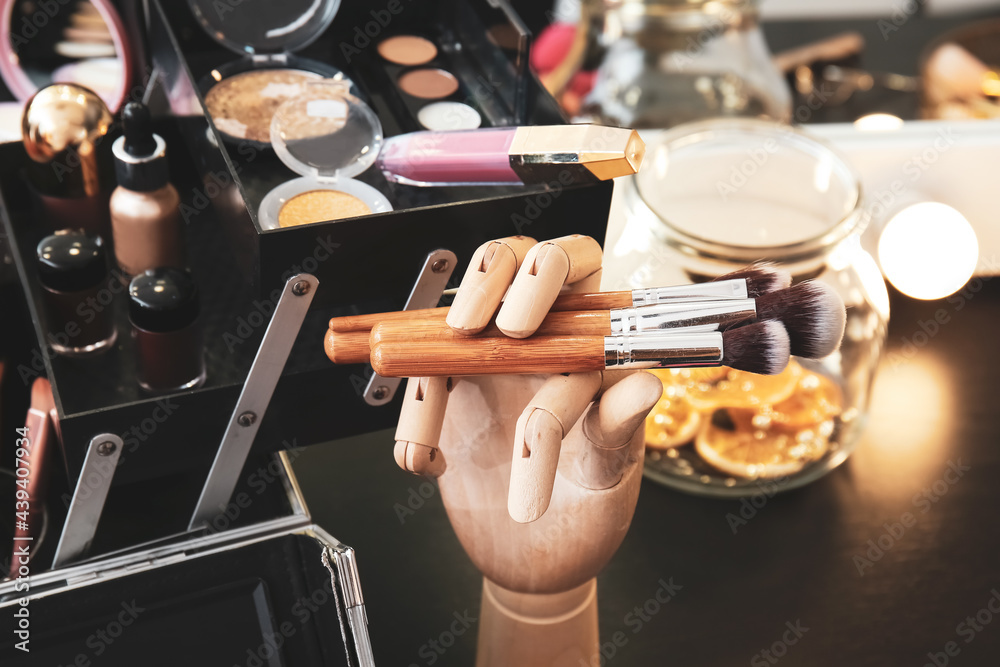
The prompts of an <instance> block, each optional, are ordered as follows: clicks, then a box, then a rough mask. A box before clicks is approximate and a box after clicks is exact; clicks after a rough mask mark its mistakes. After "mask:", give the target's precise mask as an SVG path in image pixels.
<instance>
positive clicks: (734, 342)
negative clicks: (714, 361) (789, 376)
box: [722, 320, 789, 375]
mask: <svg viewBox="0 0 1000 667" xmlns="http://www.w3.org/2000/svg"><path fill="white" fill-rule="evenodd" d="M722 350H723V352H722V363H723V364H724V365H726V366H729V367H731V368H736V369H739V370H741V371H747V372H748V373H757V374H759V375H777V374H778V373H780V372H781V371H783V370H785V366H787V365H788V355H789V341H788V332H786V331H785V327H783V326H781V323H780V322H775V321H771V320H769V321H767V322H757V323H756V324H750V325H747V326H745V327H740V328H739V329H730V330H729V331H725V332H723V333H722Z"/></svg>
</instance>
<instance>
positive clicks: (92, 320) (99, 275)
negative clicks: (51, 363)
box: [35, 229, 118, 356]
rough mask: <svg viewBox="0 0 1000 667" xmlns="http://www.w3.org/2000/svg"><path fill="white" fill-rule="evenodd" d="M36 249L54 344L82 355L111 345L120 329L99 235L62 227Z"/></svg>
mask: <svg viewBox="0 0 1000 667" xmlns="http://www.w3.org/2000/svg"><path fill="white" fill-rule="evenodd" d="M35 250H36V255H37V259H38V278H39V282H41V284H42V289H43V290H44V292H43V302H44V308H45V313H46V326H47V329H48V330H47V331H46V338H47V339H48V342H49V345H50V346H51V348H52V350H53V351H54V352H56V354H62V355H67V356H82V355H86V354H92V353H96V352H100V351H101V350H105V349H107V348H109V347H111V346H112V345H113V344H114V342H115V339H116V338H117V333H118V332H117V331H116V330H115V321H114V320H115V318H114V310H113V307H114V304H113V301H112V297H113V295H114V293H113V292H112V291H111V290H109V289H108V281H109V276H108V263H107V253H106V252H105V249H104V243H103V241H101V237H100V236H97V235H96V234H87V233H85V232H83V231H82V230H70V229H64V230H62V231H59V232H56V233H55V234H53V235H51V236H46V237H45V238H43V239H42V240H41V241H40V242H39V244H38V246H37V247H36V249H35Z"/></svg>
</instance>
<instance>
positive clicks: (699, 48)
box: [578, 0, 792, 128]
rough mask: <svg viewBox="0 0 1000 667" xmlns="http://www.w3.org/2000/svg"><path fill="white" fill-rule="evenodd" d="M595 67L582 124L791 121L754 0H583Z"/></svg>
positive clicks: (784, 88) (786, 92)
mask: <svg viewBox="0 0 1000 667" xmlns="http://www.w3.org/2000/svg"><path fill="white" fill-rule="evenodd" d="M583 16H584V21H585V22H586V24H587V25H588V27H589V32H590V34H591V35H594V34H595V33H596V34H597V35H598V36H597V37H596V39H594V38H591V40H590V42H591V43H593V44H594V46H595V48H596V50H597V52H598V54H597V56H595V54H594V53H593V51H594V49H591V53H590V54H588V56H587V57H586V58H585V60H584V65H585V66H587V65H588V64H589V63H592V62H593V61H594V60H598V59H599V62H600V65H599V67H598V69H597V75H596V78H595V81H594V87H593V89H592V90H591V91H590V93H589V95H588V96H587V97H586V99H585V100H584V103H583V107H582V109H581V112H580V114H579V118H578V120H581V121H582V120H588V121H591V122H599V123H603V124H607V125H619V126H622V127H632V128H669V127H673V126H675V125H678V124H680V123H685V122H688V121H693V120H700V119H702V118H708V117H714V116H746V117H766V118H771V119H774V120H781V121H788V120H789V119H790V117H791V105H792V101H791V93H790V91H789V90H788V87H787V86H786V84H785V81H784V79H783V78H782V76H781V74H780V73H779V72H778V70H777V68H776V67H775V66H774V64H773V63H772V62H771V54H770V52H769V51H768V48H767V44H766V43H765V41H764V35H763V33H762V32H761V29H760V25H759V23H758V10H757V1H756V0H585V5H584V7H583Z"/></svg>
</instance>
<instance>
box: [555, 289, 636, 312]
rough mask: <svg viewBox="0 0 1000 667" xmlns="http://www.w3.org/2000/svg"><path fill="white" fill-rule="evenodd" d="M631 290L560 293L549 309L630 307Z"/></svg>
mask: <svg viewBox="0 0 1000 667" xmlns="http://www.w3.org/2000/svg"><path fill="white" fill-rule="evenodd" d="M631 307H632V292H589V293H584V292H581V293H580V294H574V293H572V292H571V293H569V294H562V295H560V296H559V298H558V299H556V302H555V303H554V304H552V308H550V309H549V310H551V311H567V310H612V309H614V308H631Z"/></svg>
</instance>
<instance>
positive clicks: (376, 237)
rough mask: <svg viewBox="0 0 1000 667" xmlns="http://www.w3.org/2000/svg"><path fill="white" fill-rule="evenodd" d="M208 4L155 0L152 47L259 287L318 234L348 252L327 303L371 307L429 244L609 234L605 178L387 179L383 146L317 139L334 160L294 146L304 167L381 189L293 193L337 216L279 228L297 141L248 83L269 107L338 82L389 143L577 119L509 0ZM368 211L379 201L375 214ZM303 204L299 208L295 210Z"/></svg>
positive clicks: (319, 270)
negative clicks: (277, 137) (274, 126)
mask: <svg viewBox="0 0 1000 667" xmlns="http://www.w3.org/2000/svg"><path fill="white" fill-rule="evenodd" d="M191 4H193V5H196V6H197V5H200V4H201V3H198V2H193V3H191ZM296 4H300V5H305V4H310V6H312V5H313V4H315V5H316V7H314V10H315V11H314V16H311V17H310V18H309V19H305V18H303V17H298V18H296V17H292V16H289V15H282V14H281V10H282V8H283V6H284V5H296ZM204 5H205V7H204V9H203V10H202V11H201V12H200V13H199V12H198V11H197V10H196V11H192V10H191V8H189V7H188V6H186V4H184V3H165V2H164V3H155V4H153V5H152V6H151V17H150V20H151V30H150V41H151V44H150V46H151V52H152V59H153V62H154V63H155V64H156V66H157V69H158V71H160V72H161V73H162V74H161V77H162V78H161V82H162V83H163V84H164V89H165V91H166V93H167V98H168V100H169V104H170V107H171V109H172V111H173V112H174V113H175V114H176V115H178V116H181V119H180V121H179V124H180V126H181V128H182V134H183V136H184V137H185V139H186V140H187V141H188V142H189V146H190V148H191V152H192V153H194V154H195V155H198V156H199V160H200V164H199V169H200V172H201V177H202V180H203V181H204V182H205V187H206V190H207V189H211V190H213V191H214V190H217V189H219V188H221V189H223V190H228V191H227V192H224V193H223V194H221V195H219V196H217V197H213V198H212V205H213V207H214V209H215V210H216V212H217V213H218V214H220V216H221V217H222V220H223V224H224V225H225V227H226V229H227V230H228V236H229V239H230V243H231V244H232V246H231V250H232V251H233V252H234V253H235V256H236V257H237V259H238V261H239V264H240V266H242V267H243V271H244V272H245V274H246V275H247V276H248V277H249V278H250V279H251V281H252V282H253V283H254V285H255V286H257V288H258V289H259V290H260V292H261V293H263V294H266V293H268V292H269V291H270V290H272V289H274V288H275V287H277V286H279V285H280V284H281V282H282V278H281V276H282V275H283V274H286V272H287V271H288V269H289V267H292V266H296V265H301V264H302V262H303V258H308V257H310V256H312V255H313V252H314V250H315V248H316V246H317V239H318V238H320V239H323V240H324V241H326V240H327V239H328V240H329V242H330V243H336V244H339V247H340V248H342V250H341V252H340V253H339V254H340V256H339V257H338V258H337V260H336V261H326V262H321V263H319V265H318V266H315V267H313V270H312V272H313V273H314V274H315V275H316V276H317V278H319V281H320V290H319V293H318V294H317V297H316V303H317V304H318V305H343V306H352V305H353V306H358V307H360V308H365V306H364V305H363V304H365V303H366V302H371V301H378V300H384V299H389V300H394V301H396V302H399V303H401V302H402V300H403V299H405V296H406V295H407V294H408V292H409V289H410V288H411V286H412V283H413V280H414V279H415V277H416V275H417V273H418V271H419V270H420V267H421V265H422V263H423V261H424V259H425V257H426V256H427V254H428V252H430V251H433V250H435V249H438V248H447V249H450V250H452V251H454V252H455V253H456V254H457V255H458V257H459V258H460V261H467V258H468V257H470V256H471V254H472V252H473V251H474V249H475V248H476V247H478V245H479V244H480V243H482V242H483V241H485V240H487V239H489V238H494V237H503V236H509V235H511V234H518V233H523V234H529V235H531V236H533V237H536V238H550V237H555V236H560V235H563V234H566V233H571V232H579V233H587V234H590V235H592V236H594V237H595V238H598V239H603V237H604V228H605V225H606V220H607V211H608V208H609V204H610V194H611V186H610V184H609V183H605V184H598V185H579V186H577V185H569V186H567V185H565V184H563V183H559V182H555V183H554V186H555V187H553V183H549V182H542V183H538V184H534V185H530V186H525V185H520V184H515V185H510V186H506V187H497V186H452V187H435V188H419V187H413V186H410V185H403V184H399V183H391V182H389V180H387V179H386V178H385V176H383V174H382V173H381V171H379V169H378V168H377V167H375V166H370V167H367V166H362V165H364V164H365V160H369V159H371V158H373V157H374V156H373V155H371V150H368V151H364V146H361V148H360V149H358V148H357V147H355V146H347V147H346V148H344V147H342V146H340V145H339V144H338V145H337V148H331V147H324V146H320V147H319V150H317V151H315V153H319V154H321V155H322V157H323V159H324V160H327V159H328V160H332V162H327V163H326V164H323V165H317V164H315V163H314V162H313V158H315V157H316V156H315V155H312V156H302V155H298V156H296V157H298V158H299V159H298V162H299V163H303V162H304V163H305V165H304V166H302V167H298V168H296V171H299V173H300V174H301V173H303V172H305V173H307V174H310V175H318V176H319V177H320V178H325V177H331V176H332V177H333V178H336V179H342V178H345V177H347V178H350V179H351V180H353V181H356V182H358V183H360V184H363V185H367V186H370V188H371V190H374V191H375V193H376V194H378V195H380V197H371V198H367V197H364V196H358V195H357V194H356V193H348V194H353V195H354V197H355V198H356V199H357V200H359V201H355V200H352V199H348V198H345V197H343V196H330V195H322V196H317V195H315V194H314V195H311V199H312V200H313V201H309V202H307V201H299V202H297V205H299V206H301V208H305V209H319V210H322V208H323V206H324V205H326V206H327V210H329V211H330V213H329V215H330V218H333V217H339V218H340V219H338V220H323V221H321V222H316V223H311V224H304V225H302V224H299V225H295V226H291V227H288V226H286V227H280V228H279V224H278V223H277V221H276V220H271V219H270V218H267V219H265V218H266V216H263V215H262V214H261V205H262V202H263V200H264V199H265V198H266V196H267V195H268V193H270V192H272V191H274V190H275V189H276V188H278V187H280V186H283V185H285V184H287V183H289V182H290V181H295V180H297V179H296V178H295V176H296V174H295V172H294V171H293V170H292V169H290V168H289V167H288V166H286V160H284V158H283V157H282V154H283V153H284V152H285V151H277V152H276V151H275V150H274V149H273V148H272V146H271V145H270V141H269V139H270V126H269V123H270V120H267V119H266V115H267V114H266V113H265V114H259V113H258V111H249V110H247V109H242V110H237V111H234V110H233V109H234V108H238V107H240V105H239V104H237V103H236V101H237V100H239V99H246V98H247V97H248V96H249V97H254V98H258V99H261V100H264V101H262V103H261V105H260V107H261V108H263V107H272V108H273V107H274V106H275V104H274V103H275V102H276V101H278V100H277V99H275V98H271V97H270V95H276V93H277V92H278V91H282V89H284V91H286V92H287V93H288V94H289V95H294V93H295V92H296V91H297V90H298V87H302V86H304V85H307V82H311V81H314V80H315V79H316V78H317V77H324V78H325V79H326V80H327V81H331V80H332V81H342V82H343V83H344V85H347V86H349V90H350V93H351V94H352V95H353V96H354V97H355V98H356V99H357V100H359V101H360V103H361V104H363V105H364V106H365V107H367V108H368V109H370V110H371V112H372V114H373V115H374V117H375V119H376V120H377V124H378V128H377V129H380V130H381V136H382V137H384V138H385V139H386V140H389V139H391V137H393V136H396V135H400V134H404V133H408V132H414V131H419V130H426V129H429V128H432V129H441V128H442V127H449V128H452V129H466V128H472V127H474V126H478V127H481V128H490V127H511V126H519V125H556V124H561V123H563V122H565V121H564V119H563V118H562V116H561V113H560V111H559V108H558V105H557V104H556V103H555V101H554V100H553V99H552V98H551V97H550V96H548V94H547V93H546V92H545V91H544V90H543V89H542V87H541V86H540V84H539V83H538V82H537V80H535V79H534V78H533V77H532V76H531V75H530V74H529V73H528V70H527V57H528V56H527V54H528V47H529V45H530V35H529V33H528V32H527V31H526V30H525V29H524V28H523V26H522V25H521V23H520V21H519V19H518V18H517V17H516V15H515V14H514V13H513V11H511V10H510V9H509V8H508V7H506V3H503V2H501V3H491V2H487V1H486V0H481V1H480V0H477V1H475V2H466V1H458V0H444V1H442V2H433V3H431V2H427V3H424V2H402V1H400V2H389V3H380V2H376V1H372V2H350V3H342V4H341V5H340V7H339V10H338V9H337V7H336V5H337V3H335V2H334V3H327V2H320V3H280V4H279V3H264V2H242V3H238V4H234V5H233V7H232V8H231V9H228V5H227V11H223V12H222V13H221V14H219V11H220V10H219V9H218V8H215V7H213V5H212V3H208V2H206V3H204ZM327 5H333V7H332V10H330V8H329V7H327ZM284 9H287V7H284ZM327 10H330V11H332V15H330V14H327V13H324V12H327ZM319 15H323V16H325V17H326V19H327V27H325V28H323V29H320V30H318V31H317V30H313V31H312V32H309V31H308V30H306V31H305V32H304V34H303V35H297V36H296V35H293V36H292V37H293V38H288V39H285V41H283V42H282V43H280V44H278V43H274V42H273V41H272V39H271V37H269V35H270V34H271V32H278V31H271V30H270V28H269V27H268V26H275V25H281V26H290V25H295V26H298V25H301V24H308V23H309V22H310V21H312V20H313V19H314V18H315V17H316V16H319ZM251 18H252V20H251ZM213 26H214V27H213ZM209 33H211V34H213V35H216V36H217V38H218V39H219V41H216V40H215V39H213V38H212V37H210V36H209ZM286 38H287V36H286ZM283 39H284V38H283ZM248 41H252V42H254V43H255V44H257V45H258V46H257V47H254V48H255V49H256V51H257V52H255V53H254V55H252V56H247V55H245V54H246V52H247V48H246V47H245V46H244V47H240V46H238V44H240V43H243V44H245V43H246V42H248ZM237 51H240V52H241V53H243V54H244V55H243V56H242V57H240V56H238V55H237V53H236V52H237ZM243 88H245V89H246V90H244V91H242V92H241V91H240V89H243ZM213 111H214V113H213ZM255 119H256V120H255ZM295 120H296V119H295V118H292V119H291V122H292V123H294V122H295ZM265 127H266V128H267V129H266V130H265ZM366 131H370V128H366ZM264 139H268V141H263V140H264ZM345 143H346V142H345ZM341 148H343V150H341ZM293 152H294V151H293ZM276 153H277V154H276ZM368 164H371V163H370V162H369V163H368ZM359 168H360V171H359ZM331 180H332V179H331ZM333 187H334V188H335V187H336V186H333ZM315 190H316V188H313V189H312V190H309V191H310V192H314V191H315ZM366 192H368V193H369V194H370V190H366ZM299 194H303V193H299ZM290 198H291V197H288V198H287V199H290ZM287 199H285V200H283V201H284V202H285V203H287ZM373 202H374V203H373ZM386 204H387V205H386ZM390 207H391V210H390ZM366 208H367V209H369V210H371V213H368V214H365V209H366ZM353 213H361V214H362V215H359V216H353V217H352V216H351V214H353ZM345 215H346V216H348V217H343V216H345ZM274 217H275V218H276V217H277V216H274ZM307 217H308V216H306V217H303V215H302V213H301V211H300V212H298V213H297V214H296V215H294V216H289V220H296V221H303V220H305V219H307ZM286 222H287V221H286ZM269 227H274V229H269ZM309 265H310V266H312V265H313V262H309ZM373 266H377V270H372V267H373ZM458 270H459V271H461V270H462V267H458ZM361 275H364V279H363V280H361V279H359V276H361Z"/></svg>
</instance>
